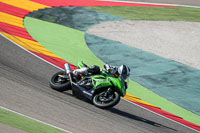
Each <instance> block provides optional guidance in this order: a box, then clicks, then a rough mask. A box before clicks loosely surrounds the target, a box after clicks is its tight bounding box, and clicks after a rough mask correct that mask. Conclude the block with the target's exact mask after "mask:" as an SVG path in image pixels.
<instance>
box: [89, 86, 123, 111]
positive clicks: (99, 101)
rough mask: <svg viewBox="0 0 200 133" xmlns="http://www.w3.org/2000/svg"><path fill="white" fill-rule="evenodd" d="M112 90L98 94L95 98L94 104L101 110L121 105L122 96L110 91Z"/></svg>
mask: <svg viewBox="0 0 200 133" xmlns="http://www.w3.org/2000/svg"><path fill="white" fill-rule="evenodd" d="M109 89H110V88H108V89H106V90H105V91H103V92H100V93H97V94H95V95H94V97H93V104H94V105H95V106H97V107H99V108H102V109H105V108H111V107H113V106H115V105H116V104H118V103H119V101H120V95H119V93H118V92H116V91H112V90H111V91H109Z"/></svg>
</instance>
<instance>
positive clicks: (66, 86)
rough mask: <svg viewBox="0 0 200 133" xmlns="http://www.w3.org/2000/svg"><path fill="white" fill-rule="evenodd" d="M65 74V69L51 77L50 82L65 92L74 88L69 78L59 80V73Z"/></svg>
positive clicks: (57, 89)
mask: <svg viewBox="0 0 200 133" xmlns="http://www.w3.org/2000/svg"><path fill="white" fill-rule="evenodd" d="M64 74H65V71H60V72H57V73H56V74H54V75H53V76H52V77H51V79H50V81H49V84H50V87H51V88H52V89H54V90H56V91H59V92H63V91H67V90H70V89H71V88H72V87H71V84H70V81H69V80H66V81H65V82H58V79H59V75H64Z"/></svg>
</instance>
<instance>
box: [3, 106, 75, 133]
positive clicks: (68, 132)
mask: <svg viewBox="0 0 200 133" xmlns="http://www.w3.org/2000/svg"><path fill="white" fill-rule="evenodd" d="M0 108H1V109H4V110H7V111H10V112H12V113H15V114H18V115H20V116H23V117H26V118H29V119H31V120H34V121H37V122H40V123H42V124H45V125H48V126H50V127H53V128H56V129H59V130H61V131H64V132H67V133H72V132H70V131H67V130H65V129H62V128H59V127H56V126H54V125H51V124H48V123H46V122H43V121H40V120H37V119H35V118H32V117H30V116H26V115H24V114H21V113H19V112H16V111H13V110H11V109H8V108H5V107H2V106H0Z"/></svg>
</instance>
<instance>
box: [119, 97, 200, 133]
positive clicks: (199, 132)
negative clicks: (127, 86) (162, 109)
mask: <svg viewBox="0 0 200 133" xmlns="http://www.w3.org/2000/svg"><path fill="white" fill-rule="evenodd" d="M121 99H123V100H125V101H127V102H129V103H131V104H134V105H136V106H138V107H140V108H142V109H144V110H147V111H149V112H151V113H153V114H156V115H158V116H161V117H163V118H165V119H168V120H170V121H173V122H175V123H177V124H180V125H182V126H184V127H187V128H189V129H191V130H193V131H196V132H198V133H200V131H198V130H196V129H194V128H191V127H188V126H186V125H184V124H182V123H180V122H177V121H175V120H173V119H170V118H168V117H166V116H163V115H161V114H158V113H156V112H154V111H151V110H149V109H147V108H145V107H142V106H140V105H138V104H136V103H134V102H131V101H129V100H126V99H125V98H121Z"/></svg>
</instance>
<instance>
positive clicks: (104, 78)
mask: <svg viewBox="0 0 200 133" xmlns="http://www.w3.org/2000/svg"><path fill="white" fill-rule="evenodd" d="M102 73H103V75H96V76H92V83H93V86H94V87H95V88H96V89H99V88H105V87H109V86H110V87H113V88H114V89H115V90H116V91H117V92H119V93H120V95H121V96H125V95H126V87H125V82H124V80H122V79H121V78H120V77H118V78H117V77H114V76H113V75H112V74H109V73H106V72H105V71H102Z"/></svg>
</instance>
